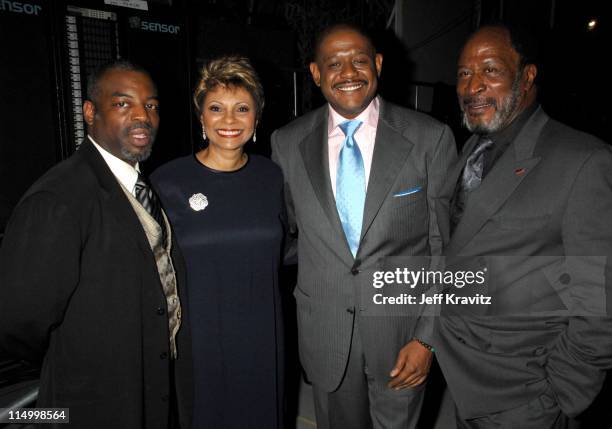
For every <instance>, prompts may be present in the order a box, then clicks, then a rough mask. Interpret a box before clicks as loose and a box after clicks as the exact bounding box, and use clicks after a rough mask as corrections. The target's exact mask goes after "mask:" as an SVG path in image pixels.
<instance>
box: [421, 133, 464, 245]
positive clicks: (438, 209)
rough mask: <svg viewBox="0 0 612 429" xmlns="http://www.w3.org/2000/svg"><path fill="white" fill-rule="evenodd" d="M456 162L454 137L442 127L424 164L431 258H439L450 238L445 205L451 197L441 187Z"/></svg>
mask: <svg viewBox="0 0 612 429" xmlns="http://www.w3.org/2000/svg"><path fill="white" fill-rule="evenodd" d="M456 162H457V146H456V145H455V138H454V136H453V132H452V131H451V130H450V128H449V127H448V126H446V125H445V126H444V128H443V129H442V133H441V135H440V139H439V140H438V143H437V145H436V148H435V150H434V152H433V154H432V156H431V159H430V160H429V162H428V165H427V199H428V201H427V203H428V206H429V247H430V250H431V254H432V255H433V256H437V255H441V254H442V251H443V249H444V246H445V245H446V244H448V241H449V239H450V226H449V212H450V211H449V206H450V200H451V198H452V194H451V195H447V194H445V193H444V192H445V191H444V189H452V188H451V187H449V186H445V185H446V181H447V180H448V174H449V172H450V171H451V169H452V167H453V166H454V165H455V163H456Z"/></svg>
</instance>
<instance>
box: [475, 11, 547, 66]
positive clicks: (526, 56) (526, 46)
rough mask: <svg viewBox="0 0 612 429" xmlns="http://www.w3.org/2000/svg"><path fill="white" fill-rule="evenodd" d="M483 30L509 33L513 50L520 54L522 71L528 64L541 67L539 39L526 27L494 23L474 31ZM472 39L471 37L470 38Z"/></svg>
mask: <svg viewBox="0 0 612 429" xmlns="http://www.w3.org/2000/svg"><path fill="white" fill-rule="evenodd" d="M482 28H497V29H500V30H504V31H506V32H508V35H509V36H510V44H511V45H512V48H513V49H514V50H515V51H516V53H517V54H519V67H520V68H521V69H522V68H524V67H525V66H526V65H528V64H534V65H535V66H536V67H537V66H539V65H540V49H539V43H538V39H537V38H536V37H535V35H534V34H533V32H532V31H531V30H530V29H528V28H527V27H525V26H520V25H514V24H509V23H506V22H500V21H493V22H490V23H486V24H483V25H482V26H480V28H478V29H477V30H476V31H474V33H472V35H473V34H475V33H477V32H478V31H479V30H480V29H482ZM470 37H471V36H470Z"/></svg>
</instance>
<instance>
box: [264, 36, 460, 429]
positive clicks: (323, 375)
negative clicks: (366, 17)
mask: <svg viewBox="0 0 612 429" xmlns="http://www.w3.org/2000/svg"><path fill="white" fill-rule="evenodd" d="M310 70H311V73H312V77H313V79H314V82H315V84H316V85H317V86H319V87H320V88H321V91H322V92H323V95H324V96H325V98H326V100H327V101H328V104H326V105H325V106H323V107H321V108H319V109H317V110H315V111H313V112H310V113H309V114H306V115H304V116H302V117H301V118H299V119H297V120H296V121H294V122H292V123H290V124H289V125H287V126H285V127H284V128H282V129H280V130H277V131H276V132H275V133H274V134H273V136H272V150H273V158H274V159H275V161H276V162H277V163H278V164H279V165H280V166H281V168H282V169H283V172H284V176H285V192H286V202H287V210H288V218H289V227H290V232H291V233H292V234H293V235H294V236H298V238H297V257H298V266H299V272H298V283H297V287H296V289H295V292H294V295H295V298H296V301H297V317H298V331H299V346H300V358H301V362H302V365H303V367H304V369H305V371H306V373H307V375H308V378H309V379H310V380H311V381H312V383H313V391H314V399H315V411H316V417H317V425H318V427H319V428H332V429H334V428H338V429H348V428H350V429H360V428H372V427H376V428H386V429H388V428H413V427H415V425H416V421H417V419H418V414H419V411H420V407H421V403H422V397H423V390H424V385H423V382H424V381H425V378H426V377H427V373H428V371H429V367H430V364H431V358H432V356H431V355H432V353H431V350H430V347H429V346H428V342H429V335H430V332H429V330H428V328H429V327H430V325H429V324H428V323H426V321H425V320H423V319H424V318H422V319H421V320H418V319H417V318H416V317H412V318H411V317H407V316H406V315H405V314H401V312H399V313H393V314H390V313H389V314H386V311H387V309H385V308H380V307H379V308H375V307H376V306H375V305H372V300H371V298H372V278H373V272H374V271H376V270H377V268H378V264H379V261H380V260H382V259H383V258H386V257H389V256H413V255H416V256H425V255H432V254H433V255H439V254H440V253H441V251H442V247H443V245H444V244H445V242H446V241H447V238H448V211H447V210H448V205H449V198H447V197H446V196H445V195H443V194H442V193H441V192H440V190H441V187H442V184H443V183H444V182H445V179H446V174H447V169H448V167H449V166H450V165H452V164H453V163H454V161H455V159H456V149H455V144H454V139H453V136H452V133H451V131H450V129H449V128H448V127H446V126H444V125H443V124H441V123H439V122H437V121H435V120H434V119H432V118H430V117H428V116H425V115H423V114H420V113H417V112H414V111H410V110H407V109H403V108H400V107H398V106H395V105H392V104H390V103H387V102H385V101H384V100H382V99H381V98H380V97H376V90H377V79H378V77H379V75H380V72H381V70H382V55H381V54H379V53H376V51H375V49H374V47H373V45H372V42H371V40H370V39H369V38H368V37H367V36H365V35H364V34H363V32H362V31H360V30H359V29H357V28H355V27H353V26H349V25H336V26H333V27H330V28H328V29H327V30H325V31H324V32H323V33H322V34H321V35H320V36H319V38H318V41H317V44H316V57H315V61H314V62H313V63H311V65H310ZM381 313H382V314H381Z"/></svg>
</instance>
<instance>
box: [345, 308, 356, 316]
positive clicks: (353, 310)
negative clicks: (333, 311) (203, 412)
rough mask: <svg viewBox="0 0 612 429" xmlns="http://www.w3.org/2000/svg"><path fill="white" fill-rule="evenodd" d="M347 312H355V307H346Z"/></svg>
mask: <svg viewBox="0 0 612 429" xmlns="http://www.w3.org/2000/svg"><path fill="white" fill-rule="evenodd" d="M346 312H347V313H350V314H355V309H354V308H353V307H349V308H347V309H346Z"/></svg>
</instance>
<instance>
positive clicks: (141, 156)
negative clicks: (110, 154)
mask: <svg viewBox="0 0 612 429" xmlns="http://www.w3.org/2000/svg"><path fill="white" fill-rule="evenodd" d="M152 150H153V143H151V144H150V145H149V146H147V147H145V148H143V149H142V151H140V152H138V153H134V152H130V149H129V148H127V147H125V146H123V145H121V155H122V156H123V158H122V159H123V160H125V161H131V162H142V161H146V160H147V159H148V158H149V156H151V151H152Z"/></svg>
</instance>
